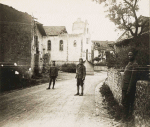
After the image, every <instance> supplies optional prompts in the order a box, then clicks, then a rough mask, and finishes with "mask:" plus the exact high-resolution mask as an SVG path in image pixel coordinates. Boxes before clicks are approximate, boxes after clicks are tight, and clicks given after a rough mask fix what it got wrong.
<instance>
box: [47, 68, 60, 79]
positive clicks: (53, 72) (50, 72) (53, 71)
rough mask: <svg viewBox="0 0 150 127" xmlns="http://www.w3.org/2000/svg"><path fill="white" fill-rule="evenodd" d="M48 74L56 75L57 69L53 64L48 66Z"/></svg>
mask: <svg viewBox="0 0 150 127" xmlns="http://www.w3.org/2000/svg"><path fill="white" fill-rule="evenodd" d="M49 76H50V77H51V76H56V77H57V76H58V69H57V67H55V66H52V67H50V70H49Z"/></svg>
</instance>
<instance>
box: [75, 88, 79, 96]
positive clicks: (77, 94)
mask: <svg viewBox="0 0 150 127" xmlns="http://www.w3.org/2000/svg"><path fill="white" fill-rule="evenodd" d="M77 95H79V86H77V93H76V94H75V96H77Z"/></svg>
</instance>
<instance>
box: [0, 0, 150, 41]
mask: <svg viewBox="0 0 150 127" xmlns="http://www.w3.org/2000/svg"><path fill="white" fill-rule="evenodd" d="M0 3H2V4H5V5H9V6H12V7H13V8H15V9H17V10H19V11H22V12H27V13H28V14H30V15H33V16H34V17H35V18H37V20H38V21H39V22H40V23H42V24H43V25H44V26H66V28H67V31H68V33H72V24H73V22H75V21H76V20H77V19H78V18H81V20H82V21H85V20H87V21H88V23H89V27H90V29H89V31H90V33H91V38H92V40H101V41H105V40H108V41H115V40H116V39H117V38H118V37H119V35H120V34H121V33H122V32H123V31H115V29H116V26H115V25H114V23H112V22H111V21H110V20H109V19H108V18H106V13H105V12H104V11H105V9H106V8H104V5H103V4H101V5H100V4H98V3H96V2H93V1H92V0H0ZM149 5H150V0H140V1H139V7H140V10H139V12H138V15H143V16H150V15H149V12H150V10H149Z"/></svg>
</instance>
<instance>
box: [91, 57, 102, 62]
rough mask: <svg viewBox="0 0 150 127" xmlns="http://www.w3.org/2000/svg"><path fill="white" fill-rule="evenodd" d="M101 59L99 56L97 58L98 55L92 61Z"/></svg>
mask: <svg viewBox="0 0 150 127" xmlns="http://www.w3.org/2000/svg"><path fill="white" fill-rule="evenodd" d="M100 60H101V58H99V57H95V58H94V59H93V61H97V62H99V61H100Z"/></svg>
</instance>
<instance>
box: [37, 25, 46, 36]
mask: <svg viewBox="0 0 150 127" xmlns="http://www.w3.org/2000/svg"><path fill="white" fill-rule="evenodd" d="M37 28H38V29H39V31H40V33H41V35H42V36H46V32H45V30H44V28H43V24H41V23H37Z"/></svg>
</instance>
